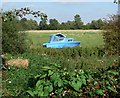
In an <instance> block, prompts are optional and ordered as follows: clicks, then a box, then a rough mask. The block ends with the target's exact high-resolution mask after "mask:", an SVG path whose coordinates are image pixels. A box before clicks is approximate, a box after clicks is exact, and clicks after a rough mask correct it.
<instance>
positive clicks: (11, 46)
mask: <svg viewBox="0 0 120 98" xmlns="http://www.w3.org/2000/svg"><path fill="white" fill-rule="evenodd" d="M20 30H21V28H20V22H19V20H17V19H13V20H12V21H10V20H8V21H5V22H4V21H3V24H2V49H3V50H2V51H3V53H23V52H25V51H26V50H27V43H26V34H25V33H24V32H23V31H22V32H20Z"/></svg>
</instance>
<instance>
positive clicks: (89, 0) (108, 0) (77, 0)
mask: <svg viewBox="0 0 120 98" xmlns="http://www.w3.org/2000/svg"><path fill="white" fill-rule="evenodd" d="M113 1H114V0H2V2H113Z"/></svg>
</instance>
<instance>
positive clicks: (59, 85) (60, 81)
mask: <svg viewBox="0 0 120 98" xmlns="http://www.w3.org/2000/svg"><path fill="white" fill-rule="evenodd" d="M61 86H63V81H62V80H61V79H59V80H58V87H61Z"/></svg>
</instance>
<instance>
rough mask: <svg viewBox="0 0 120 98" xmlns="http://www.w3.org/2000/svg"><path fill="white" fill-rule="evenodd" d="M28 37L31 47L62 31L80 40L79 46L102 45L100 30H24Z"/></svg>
mask: <svg viewBox="0 0 120 98" xmlns="http://www.w3.org/2000/svg"><path fill="white" fill-rule="evenodd" d="M26 32H27V34H28V37H29V38H30V39H31V40H32V42H33V47H38V46H42V44H43V43H45V42H48V41H49V37H50V35H52V34H55V33H62V34H64V35H65V36H67V37H69V38H74V39H75V40H77V41H80V42H81V45H80V46H81V47H97V46H103V45H104V41H103V36H102V30H42V31H39V30H38V31H37V30H31V31H26Z"/></svg>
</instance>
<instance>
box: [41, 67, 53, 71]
mask: <svg viewBox="0 0 120 98" xmlns="http://www.w3.org/2000/svg"><path fill="white" fill-rule="evenodd" d="M50 69H52V68H51V67H49V66H44V67H42V70H44V71H47V70H50Z"/></svg>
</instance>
